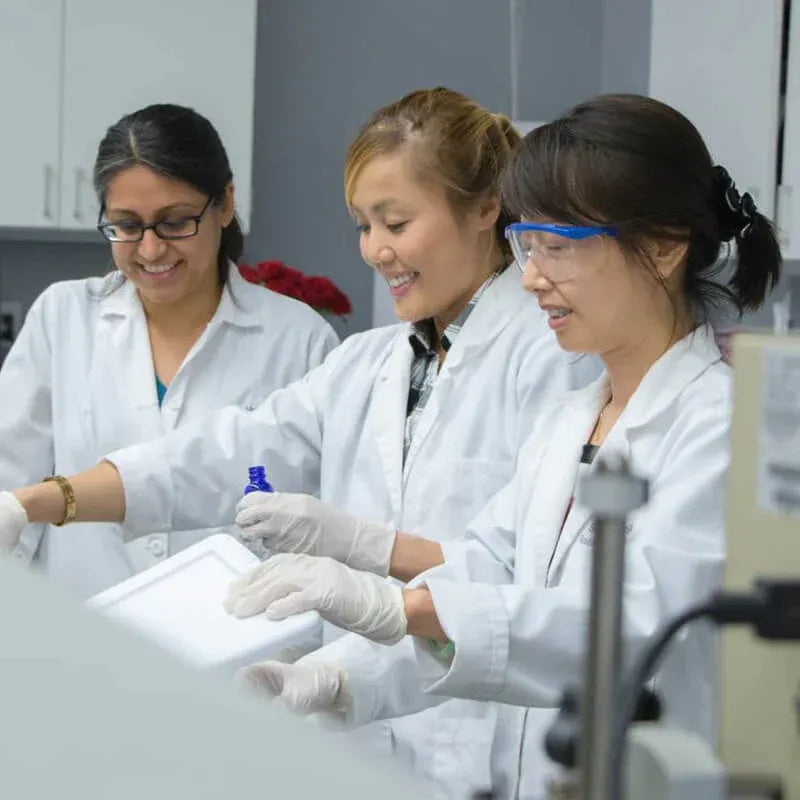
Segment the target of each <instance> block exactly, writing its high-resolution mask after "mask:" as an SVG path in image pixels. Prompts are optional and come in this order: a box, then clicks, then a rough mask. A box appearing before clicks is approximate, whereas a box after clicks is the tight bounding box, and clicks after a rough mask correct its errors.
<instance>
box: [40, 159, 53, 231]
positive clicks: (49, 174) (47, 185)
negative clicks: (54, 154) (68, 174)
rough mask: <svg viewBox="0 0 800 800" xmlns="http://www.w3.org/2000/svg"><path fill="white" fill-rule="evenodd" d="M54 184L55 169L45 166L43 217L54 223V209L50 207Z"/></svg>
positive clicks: (48, 165)
mask: <svg viewBox="0 0 800 800" xmlns="http://www.w3.org/2000/svg"><path fill="white" fill-rule="evenodd" d="M52 182H53V168H52V167H51V166H50V164H45V165H44V208H42V216H43V217H44V218H45V219H48V220H50V221H51V222H52V221H53V209H52V207H51V205H50V196H51V195H50V190H51V188H52Z"/></svg>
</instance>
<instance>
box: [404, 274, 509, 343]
mask: <svg viewBox="0 0 800 800" xmlns="http://www.w3.org/2000/svg"><path fill="white" fill-rule="evenodd" d="M498 274H499V273H497V272H495V273H493V274H492V275H490V276H489V277H488V278H487V279H486V280H485V281H484V282H483V284H482V285H481V287H480V288H479V289H478V291H477V292H475V294H474V295H472V299H471V300H470V301H469V303H467V305H466V306H465V307H464V308H463V309H462V311H461V313H460V314H459V315H458V316H457V317H456V318H455V319H454V320H453V321H452V322H451V323H450V324H449V325H448V326H447V327H446V328H445V329H444V333H442V338H441V344H442V349H443V350H444V351H445V353H447V352H448V351H449V350H450V348H451V347H452V346H453V342H454V341H455V340H456V337H457V336H458V334H459V333H461V329H462V328H463V327H464V325H465V324H466V322H467V320H468V319H469V316H470V314H472V312H473V310H474V309H475V306H476V305H478V300H480V299H481V295H482V294H483V293H484V292H485V291H486V289H487V288H488V287H489V284H491V283H492V281H493V280H494V279H495V278H496V277H497V275H498ZM436 339H437V336H436V328H435V326H434V323H433V320H432V319H430V318H429V319H423V320H420V321H419V322H413V323H412V324H411V332H410V333H409V335H408V341H409V343H410V344H411V349H412V350H413V351H414V355H415V356H417V357H421V356H430V355H435V354H436V347H435V343H436Z"/></svg>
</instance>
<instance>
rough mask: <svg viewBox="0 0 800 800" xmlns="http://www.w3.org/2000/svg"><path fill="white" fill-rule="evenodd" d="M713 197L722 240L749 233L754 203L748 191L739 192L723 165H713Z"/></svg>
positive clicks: (736, 237) (737, 237)
mask: <svg viewBox="0 0 800 800" xmlns="http://www.w3.org/2000/svg"><path fill="white" fill-rule="evenodd" d="M714 198H715V206H716V208H717V217H718V219H719V232H720V238H721V239H722V241H723V242H729V241H730V240H731V239H734V238H735V239H742V238H744V237H745V236H747V235H748V234H749V233H750V230H751V229H752V225H753V222H754V221H755V218H756V214H757V213H758V212H757V210H756V204H755V202H754V201H753V198H752V196H751V195H750V193H749V192H745V193H744V194H739V190H738V189H737V188H736V184H735V183H734V182H733V178H731V176H730V175H729V174H728V170H726V169H725V167H722V166H720V165H719V164H717V166H715V167H714Z"/></svg>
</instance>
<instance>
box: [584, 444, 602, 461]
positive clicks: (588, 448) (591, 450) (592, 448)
mask: <svg viewBox="0 0 800 800" xmlns="http://www.w3.org/2000/svg"><path fill="white" fill-rule="evenodd" d="M599 446H600V445H597V444H585V445H584V446H583V451H582V452H581V464H591V463H592V462H593V461H594V457H595V456H596V455H597V448H598V447H599Z"/></svg>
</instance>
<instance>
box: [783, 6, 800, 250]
mask: <svg viewBox="0 0 800 800" xmlns="http://www.w3.org/2000/svg"><path fill="white" fill-rule="evenodd" d="M788 56H789V64H788V70H787V74H786V109H785V116H784V127H783V177H782V179H781V186H780V187H778V228H779V233H780V237H781V248H782V249H783V255H784V258H795V259H800V2H797V0H795V2H794V3H793V4H792V14H791V17H790V30H789V53H788Z"/></svg>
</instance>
